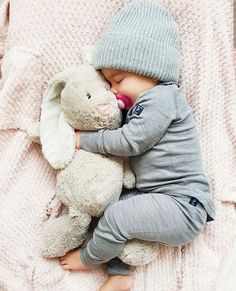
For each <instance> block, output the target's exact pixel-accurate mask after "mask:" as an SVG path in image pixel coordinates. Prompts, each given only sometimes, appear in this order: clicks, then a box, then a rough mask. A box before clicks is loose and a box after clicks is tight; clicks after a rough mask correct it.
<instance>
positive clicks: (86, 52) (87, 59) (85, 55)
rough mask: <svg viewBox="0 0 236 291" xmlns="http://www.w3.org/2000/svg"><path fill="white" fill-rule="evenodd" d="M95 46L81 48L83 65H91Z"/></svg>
mask: <svg viewBox="0 0 236 291" xmlns="http://www.w3.org/2000/svg"><path fill="white" fill-rule="evenodd" d="M95 49H96V46H94V45H86V46H83V47H82V49H81V50H82V61H83V63H84V64H89V65H92V64H93V58H94V54H95Z"/></svg>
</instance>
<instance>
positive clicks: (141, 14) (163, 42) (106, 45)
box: [93, 0, 180, 82]
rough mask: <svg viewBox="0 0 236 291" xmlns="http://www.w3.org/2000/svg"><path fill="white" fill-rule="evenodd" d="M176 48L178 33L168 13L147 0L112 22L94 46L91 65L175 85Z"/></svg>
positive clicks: (138, 0)
mask: <svg viewBox="0 0 236 291" xmlns="http://www.w3.org/2000/svg"><path fill="white" fill-rule="evenodd" d="M178 45H179V30H178V26H177V24H176V22H175V21H174V20H173V18H172V16H171V15H170V13H169V12H168V11H167V10H166V9H165V8H163V7H160V6H159V5H157V4H156V3H153V2H150V1H148V0H135V1H133V2H131V3H129V4H128V5H127V6H125V7H124V8H123V9H121V10H120V11H119V12H118V13H117V14H116V15H115V16H114V17H113V18H112V20H111V22H110V24H109V25H108V28H107V30H106V31H105V32H104V33H103V34H102V36H101V39H100V41H99V42H98V44H97V47H96V50H95V55H94V58H93V65H94V66H95V68H96V69H102V68H114V69H119V70H123V71H127V72H132V73H136V74H139V75H143V76H146V77H150V78H153V79H158V80H160V81H174V82H177V81H178V78H179V69H180V53H179V47H178Z"/></svg>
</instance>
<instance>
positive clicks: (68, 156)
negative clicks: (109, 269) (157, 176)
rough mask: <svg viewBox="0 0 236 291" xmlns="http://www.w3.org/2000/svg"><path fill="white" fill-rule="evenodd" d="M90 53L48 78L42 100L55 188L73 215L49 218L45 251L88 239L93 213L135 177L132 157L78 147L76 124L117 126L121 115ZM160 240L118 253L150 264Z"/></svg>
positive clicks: (60, 251) (134, 243) (54, 252)
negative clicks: (100, 152)
mask: <svg viewBox="0 0 236 291" xmlns="http://www.w3.org/2000/svg"><path fill="white" fill-rule="evenodd" d="M91 55H92V52H91V53H90V58H89V57H88V56H89V54H87V55H85V61H87V63H84V64H82V65H80V66H78V67H73V68H69V69H66V70H64V71H63V72H61V73H59V74H57V75H56V76H55V77H54V78H53V79H52V80H51V82H50V83H49V86H48V89H47V90H46V92H45V96H44V100H43V103H42V111H41V121H40V141H41V144H42V151H43V154H44V156H45V158H46V159H47V161H48V162H49V163H50V164H51V166H52V167H53V168H55V169H58V173H57V185H56V191H57V195H58V197H59V199H60V200H61V202H62V203H63V204H64V205H65V206H67V207H68V214H66V215H62V216H60V217H58V218H55V219H50V220H49V221H48V222H47V223H46V225H45V227H44V229H43V232H42V238H41V247H40V248H41V253H42V256H44V257H46V258H51V257H61V256H63V255H65V254H66V253H67V252H68V251H70V250H72V249H74V248H77V247H79V246H80V245H81V244H82V243H83V242H84V240H85V238H86V236H87V232H88V228H89V225H90V222H91V217H99V216H101V215H102V214H103V211H104V210H105V208H106V207H107V206H108V205H109V204H111V203H113V202H115V201H118V200H119V196H120V194H121V190H122V186H124V187H126V188H133V187H134V186H135V177H134V174H133V173H132V171H131V170H130V168H129V164H128V162H127V161H124V160H123V159H122V158H120V157H115V156H110V155H109V156H108V155H102V154H95V153H90V152H86V151H84V150H77V149H75V129H79V130H93V131H94V130H98V129H101V128H109V129H115V128H118V127H119V126H120V125H121V120H122V114H121V111H120V109H119V107H118V101H117V100H116V96H115V95H114V94H113V93H112V92H111V91H110V90H109V84H108V83H107V82H106V80H105V79H104V78H103V76H102V75H101V74H100V73H99V72H98V71H96V70H95V69H94V67H93V66H92V65H91V64H90V63H89V61H90V62H91ZM156 248H157V244H155V243H150V242H144V241H139V240H131V241H129V242H127V244H126V246H125V248H124V250H123V252H122V253H121V255H120V256H119V258H120V259H121V260H123V261H124V262H126V263H128V264H131V265H143V264H146V263H148V262H150V261H152V260H153V259H155V258H156V256H157V249H156Z"/></svg>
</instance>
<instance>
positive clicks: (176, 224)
mask: <svg viewBox="0 0 236 291" xmlns="http://www.w3.org/2000/svg"><path fill="white" fill-rule="evenodd" d="M187 205H188V206H187ZM188 207H189V212H186V211H183V208H181V204H180V203H178V202H177V201H176V200H175V199H173V198H172V197H171V196H169V195H163V194H159V193H154V194H153V193H152V194H142V195H136V196H134V197H132V198H129V199H126V200H122V201H118V202H115V203H113V204H112V205H110V206H108V207H107V208H106V210H105V212H104V215H103V216H102V217H101V218H100V220H99V223H98V225H97V227H96V228H95V230H94V233H93V237H92V239H91V240H90V241H89V242H88V244H87V246H86V247H85V248H83V249H81V252H80V258H81V261H82V262H83V263H84V265H86V266H88V267H94V266H97V265H100V264H102V263H105V262H108V261H109V260H111V259H112V258H114V257H117V256H119V254H120V253H121V251H122V250H123V248H124V246H125V243H126V241H127V240H128V239H133V238H137V239H142V240H148V241H157V242H159V243H161V244H166V245H172V246H176V245H184V244H186V243H188V242H189V241H191V240H192V239H193V238H194V237H195V236H196V235H198V234H199V233H200V232H201V231H202V229H203V227H204V225H205V222H206V212H204V211H203V212H201V213H202V215H199V213H198V211H197V210H196V207H194V206H193V205H191V204H188V202H186V207H185V210H186V209H187V208H188ZM195 219H196V221H195Z"/></svg>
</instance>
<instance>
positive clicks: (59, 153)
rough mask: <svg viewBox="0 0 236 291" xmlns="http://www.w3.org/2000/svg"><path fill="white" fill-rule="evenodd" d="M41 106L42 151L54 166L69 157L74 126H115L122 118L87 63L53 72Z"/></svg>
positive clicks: (106, 86) (105, 86) (101, 80)
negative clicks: (54, 74)
mask: <svg viewBox="0 0 236 291" xmlns="http://www.w3.org/2000/svg"><path fill="white" fill-rule="evenodd" d="M41 109H42V110H41V121H40V140H41V144H42V151H43V154H44V156H45V158H46V159H47V160H48V162H49V163H50V164H51V166H52V167H53V168H55V169H63V168H65V167H66V166H67V165H68V164H69V163H70V161H71V160H72V158H73V155H74V152H75V129H78V130H98V129H102V128H109V129H115V128H118V127H119V126H120V124H121V121H122V114H121V111H120V109H119V107H118V103H117V100H116V96H115V94H113V93H112V92H111V91H110V90H109V84H108V83H107V82H106V80H105V79H104V78H103V76H102V75H101V73H99V71H97V70H95V68H94V67H93V66H92V65H91V64H89V63H88V62H87V63H86V64H83V65H80V66H78V67H72V68H69V69H66V70H64V71H62V72H61V73H59V74H57V75H56V76H55V77H54V78H53V79H52V80H51V81H50V83H49V86H48V88H47V90H46V91H45V94H44V98H43V103H42V108H41Z"/></svg>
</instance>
